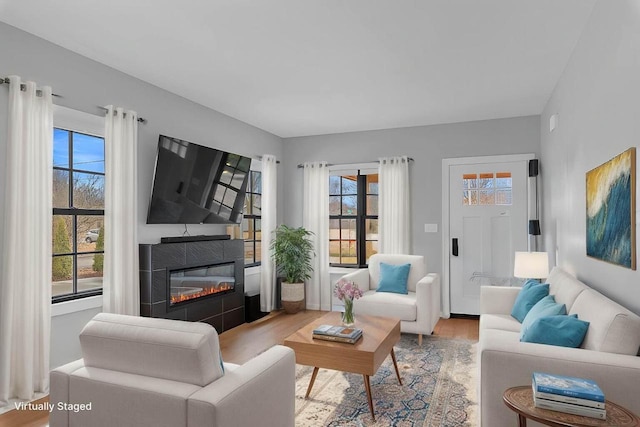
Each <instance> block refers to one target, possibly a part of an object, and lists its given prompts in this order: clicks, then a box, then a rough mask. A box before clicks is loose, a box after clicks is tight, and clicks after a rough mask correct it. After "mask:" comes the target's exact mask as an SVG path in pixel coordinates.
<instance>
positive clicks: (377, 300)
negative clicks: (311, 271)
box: [342, 254, 440, 344]
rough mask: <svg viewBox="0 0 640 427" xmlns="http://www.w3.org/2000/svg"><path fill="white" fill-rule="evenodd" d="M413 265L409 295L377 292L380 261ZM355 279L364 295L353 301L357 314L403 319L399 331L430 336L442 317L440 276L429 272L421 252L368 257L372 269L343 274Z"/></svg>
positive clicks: (408, 281) (346, 277)
mask: <svg viewBox="0 0 640 427" xmlns="http://www.w3.org/2000/svg"><path fill="white" fill-rule="evenodd" d="M381 262H384V263H385V264H392V265H399V264H411V269H410V270H409V279H408V280H407V289H408V291H409V293H408V294H407V295H403V294H395V293H389V292H376V289H377V288H378V282H379V281H380V263H381ZM342 279H346V280H351V281H353V282H355V283H356V284H357V285H358V287H359V288H360V289H362V291H363V293H364V295H363V296H362V297H361V298H359V299H357V300H355V301H354V302H353V311H354V314H355V316H356V319H357V317H358V314H364V315H371V316H382V317H395V318H398V319H400V330H401V331H402V332H408V333H412V334H418V341H419V343H420V344H422V334H427V335H430V334H431V333H432V332H433V328H434V327H435V326H436V323H437V322H438V319H440V277H439V276H438V274H436V273H429V274H427V268H426V266H425V263H424V257H423V256H420V255H395V254H375V255H372V256H371V258H370V259H369V268H362V269H358V270H355V271H354V272H352V273H349V274H347V275H345V276H343V277H342Z"/></svg>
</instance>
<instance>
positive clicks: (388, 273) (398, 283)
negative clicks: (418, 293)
mask: <svg viewBox="0 0 640 427" xmlns="http://www.w3.org/2000/svg"><path fill="white" fill-rule="evenodd" d="M410 270H411V264H401V265H391V264H385V263H384V262H381V263H380V283H378V292H392V293H395V294H405V295H406V294H408V293H409V292H408V291H407V280H408V279H409V271H410Z"/></svg>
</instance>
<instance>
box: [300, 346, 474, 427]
mask: <svg viewBox="0 0 640 427" xmlns="http://www.w3.org/2000/svg"><path fill="white" fill-rule="evenodd" d="M395 353H396V358H397V360H398V368H399V370H400V376H401V377H402V383H403V385H400V384H398V379H397V378H396V374H395V370H394V369H393V362H392V361H391V357H387V359H386V360H385V361H384V363H383V364H382V366H380V369H379V370H378V372H377V373H376V374H375V375H374V376H373V377H371V392H372V395H373V396H372V397H373V403H374V408H375V414H376V420H375V422H374V421H373V419H372V418H371V414H370V412H369V405H368V403H367V394H366V391H365V388H364V381H363V378H362V375H359V374H349V373H343V372H338V371H331V370H327V369H320V371H319V372H318V376H317V377H316V381H315V383H314V386H313V390H312V391H311V395H310V396H309V398H308V399H305V398H304V395H305V393H306V390H307V386H308V385H309V380H310V378H311V373H312V372H313V368H312V367H309V366H301V365H297V366H296V426H298V427H314V426H376V427H378V426H402V427H404V426H416V427H417V426H421V427H422V426H424V427H426V426H433V427H435V426H438V427H440V426H442V427H445V426H446V427H453V426H468V427H474V426H477V425H478V423H477V409H478V408H477V391H476V389H477V386H476V384H477V372H476V371H477V369H476V344H475V343H474V342H472V341H466V340H455V339H445V338H438V337H432V336H431V337H424V339H423V342H422V346H418V340H417V336H416V335H410V334H402V337H401V339H400V342H399V343H398V345H396V346H395Z"/></svg>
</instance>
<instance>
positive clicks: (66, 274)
mask: <svg viewBox="0 0 640 427" xmlns="http://www.w3.org/2000/svg"><path fill="white" fill-rule="evenodd" d="M73 267H74V266H73V256H71V255H69V256H54V257H53V262H52V264H51V285H52V287H51V294H52V296H56V295H63V294H70V293H72V292H73V280H72V279H73V269H74V268H73Z"/></svg>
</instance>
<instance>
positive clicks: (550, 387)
mask: <svg viewBox="0 0 640 427" xmlns="http://www.w3.org/2000/svg"><path fill="white" fill-rule="evenodd" d="M533 393H534V395H535V394H536V393H546V394H548V395H552V396H546V397H545V398H547V399H553V398H554V397H555V396H569V397H574V398H578V399H585V400H590V401H595V402H604V393H603V392H602V390H601V389H600V387H598V384H596V383H595V381H593V380H589V379H586V378H576V377H566V376H563V375H554V374H546V373H542V372H534V373H533ZM556 400H557V398H556Z"/></svg>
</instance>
